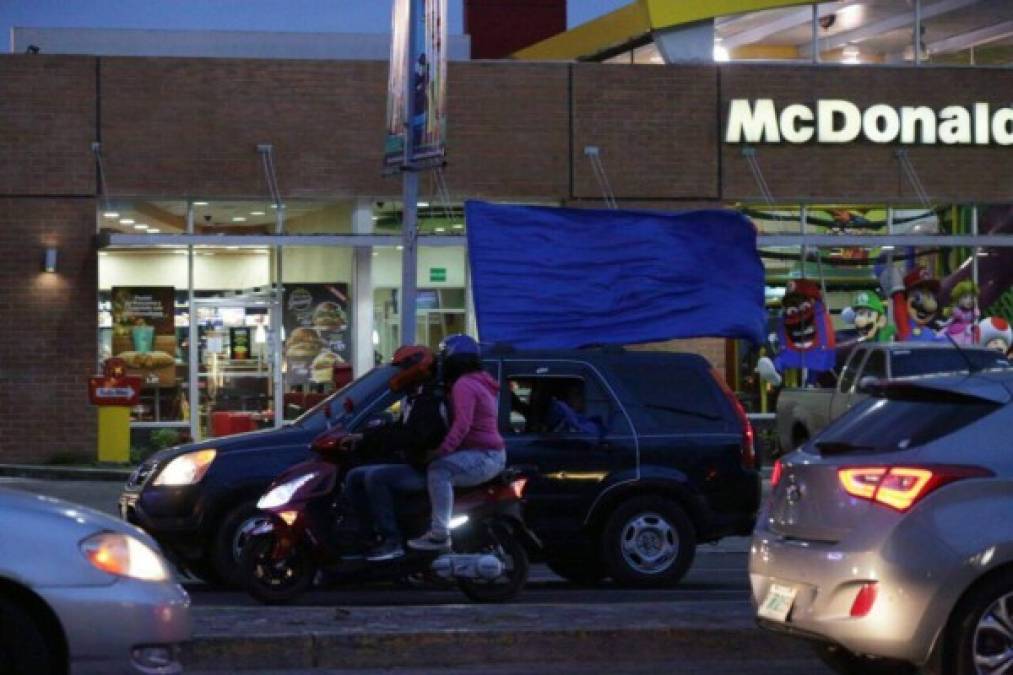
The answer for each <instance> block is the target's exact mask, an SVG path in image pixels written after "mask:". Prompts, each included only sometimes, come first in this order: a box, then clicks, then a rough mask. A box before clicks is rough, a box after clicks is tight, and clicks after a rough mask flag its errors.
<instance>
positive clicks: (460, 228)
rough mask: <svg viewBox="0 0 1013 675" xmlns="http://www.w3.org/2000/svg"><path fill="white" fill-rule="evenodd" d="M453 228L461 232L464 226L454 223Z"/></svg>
mask: <svg viewBox="0 0 1013 675" xmlns="http://www.w3.org/2000/svg"><path fill="white" fill-rule="evenodd" d="M453 228H454V229H455V230H463V229H464V225H463V224H461V223H454V225H453Z"/></svg>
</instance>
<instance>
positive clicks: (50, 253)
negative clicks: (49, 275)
mask: <svg viewBox="0 0 1013 675" xmlns="http://www.w3.org/2000/svg"><path fill="white" fill-rule="evenodd" d="M42 269H43V271H45V272H55V271H56V247H53V246H50V247H49V248H47V249H46V258H45V260H44V261H43V263H42Z"/></svg>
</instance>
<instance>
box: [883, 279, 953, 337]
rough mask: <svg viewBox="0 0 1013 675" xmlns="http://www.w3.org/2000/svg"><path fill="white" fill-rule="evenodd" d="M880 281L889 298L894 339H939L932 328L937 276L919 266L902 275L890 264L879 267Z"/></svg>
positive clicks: (937, 300) (937, 308)
mask: <svg viewBox="0 0 1013 675" xmlns="http://www.w3.org/2000/svg"><path fill="white" fill-rule="evenodd" d="M880 283H881V284H882V286H883V290H884V291H885V292H886V293H887V294H889V296H890V298H891V301H892V302H893V320H894V323H896V324H897V339H898V340H900V341H902V342H908V341H915V342H935V341H937V340H940V339H941V338H940V336H938V335H937V334H936V331H935V327H936V321H937V318H936V317H937V314H938V313H939V288H940V284H939V280H938V279H933V278H932V276H931V275H930V274H929V271H928V270H927V269H925V268H924V267H921V266H918V267H915V268H914V269H913V270H911V271H910V272H909V273H908V274H907V275H905V276H904V277H903V279H902V278H901V276H900V272H899V271H898V270H897V268H896V267H894V266H893V265H890V266H889V267H887V268H886V269H885V270H884V271H883V275H882V277H881V279H880Z"/></svg>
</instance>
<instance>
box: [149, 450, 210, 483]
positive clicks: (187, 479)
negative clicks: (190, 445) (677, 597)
mask: <svg viewBox="0 0 1013 675" xmlns="http://www.w3.org/2000/svg"><path fill="white" fill-rule="evenodd" d="M217 454H218V451H217V450H212V449H207V450H195V451H194V452H188V453H186V454H185V455H180V456H179V457H177V458H175V459H173V460H172V461H170V462H169V463H168V464H166V465H165V468H164V469H162V471H161V472H159V474H158V476H156V477H155V482H154V483H153V485H193V484H194V483H199V482H201V479H203V478H204V474H206V473H207V472H208V469H210V468H211V462H213V461H215V455H217Z"/></svg>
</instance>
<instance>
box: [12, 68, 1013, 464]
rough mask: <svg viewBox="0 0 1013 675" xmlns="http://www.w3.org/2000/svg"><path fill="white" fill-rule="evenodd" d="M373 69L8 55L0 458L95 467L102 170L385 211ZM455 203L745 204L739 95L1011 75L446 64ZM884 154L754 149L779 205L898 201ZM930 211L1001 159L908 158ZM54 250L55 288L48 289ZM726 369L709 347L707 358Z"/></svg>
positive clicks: (966, 89) (907, 191) (929, 89)
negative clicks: (58, 459) (725, 133)
mask: <svg viewBox="0 0 1013 675" xmlns="http://www.w3.org/2000/svg"><path fill="white" fill-rule="evenodd" d="M386 74H387V67H386V64H384V63H379V62H320V61H313V62H309V61H257V60H229V59H221V60H218V59H145V58H98V59H96V58H89V57H60V56H46V55H18V56H3V57H0V152H2V153H3V157H4V162H3V163H2V164H0V227H2V230H0V232H2V234H0V237H2V240H0V242H2V244H0V245H2V249H0V250H2V252H3V254H4V258H5V263H4V265H3V268H2V272H0V275H2V279H3V283H2V284H0V308H2V310H3V320H4V321H3V323H4V326H5V330H4V331H3V333H2V336H0V382H2V384H3V385H4V386H3V387H2V389H0V391H2V394H0V396H2V397H3V403H4V405H3V406H2V407H0V461H44V460H45V459H46V458H49V457H52V456H54V455H65V454H68V453H69V454H76V455H79V456H82V457H85V456H93V455H92V453H93V452H94V433H95V425H94V417H95V415H94V411H93V410H92V409H91V408H90V407H89V406H88V405H87V401H86V392H85V378H86V377H87V375H88V374H89V373H90V371H91V370H92V368H93V367H94V358H95V353H96V325H95V321H96V318H95V314H96V312H95V303H96V278H95V277H96V259H95V250H94V241H93V234H94V231H95V208H96V203H97V202H96V199H95V197H96V191H97V180H96V168H95V161H94V158H93V155H92V152H91V143H92V142H93V141H95V140H100V141H101V143H102V148H103V154H104V157H105V167H106V178H107V185H108V190H109V192H110V193H111V194H113V195H122V196H128V195H129V196H145V197H152V198H155V197H172V198H179V197H183V196H193V197H204V198H214V197H226V196H228V197H255V196H261V197H263V196H266V195H267V192H268V191H267V187H266V185H265V184H264V179H263V176H262V174H261V171H260V166H259V163H258V157H257V153H256V146H257V145H258V144H261V143H270V144H273V145H274V148H275V152H276V157H277V167H278V178H279V182H280V185H281V189H282V192H283V193H284V195H285V196H286V197H297V196H312V197H319V198H338V197H347V196H352V195H358V196H376V197H393V196H395V195H397V194H398V192H399V183H398V181H397V180H396V179H392V178H383V177H381V175H380V156H381V152H382V143H383V116H384V109H385V84H386ZM448 79H449V101H448V110H449V116H450V120H449V161H450V164H449V166H448V168H447V172H446V175H447V183H448V187H449V189H450V191H451V193H452V195H453V196H454V197H455V198H463V197H472V196H479V197H485V198H499V199H505V200H510V199H532V200H539V201H548V202H562V203H571V204H578V205H581V206H595V205H599V204H600V203H601V202H600V198H601V195H600V191H599V189H598V186H597V184H596V182H595V181H594V177H593V174H592V173H591V167H590V164H589V161H588V159H587V157H585V155H584V148H585V147H586V146H589V145H594V146H598V147H599V149H600V152H601V157H602V160H603V163H604V165H605V167H606V170H607V172H608V175H609V178H610V181H611V183H612V186H613V189H614V191H615V193H616V196H617V197H618V198H619V200H620V202H621V203H622V204H623V205H628V206H636V207H649V208H666V207H676V208H679V207H687V206H699V205H709V204H721V203H728V202H734V201H738V200H744V201H752V200H755V199H757V197H758V192H759V191H758V189H757V187H756V185H755V182H754V180H753V177H752V174H751V173H750V171H749V167H748V166H747V164H746V162H745V160H744V159H743V157H742V155H741V147H739V146H728V145H724V144H723V143H722V138H721V136H722V130H723V125H724V116H725V115H726V112H727V106H728V101H729V100H730V99H731V98H758V97H766V98H771V97H772V98H774V99H775V101H776V102H777V103H778V105H779V106H781V105H785V104H787V103H796V102H797V103H808V104H812V102H813V101H815V99H817V98H826V97H836V98H845V99H848V100H851V101H853V102H855V103H856V104H858V105H859V106H865V105H868V104H871V103H889V104H893V105H896V106H899V105H916V104H924V105H930V106H934V107H941V106H943V105H950V104H960V105H970V104H972V103H974V102H977V101H989V102H991V103H993V104H995V105H1000V104H1001V105H1006V104H1008V98H1003V97H1006V96H1008V92H1010V91H1013V70H1010V69H964V68H922V69H918V70H915V69H912V68H880V67H833V66H827V67H811V66H802V65H785V66H768V65H763V66H760V65H745V64H730V65H726V66H722V67H720V68H718V67H715V66H671V67H658V66H618V65H601V64H528V63H511V62H473V63H454V64H451V66H450V70H449V78H448ZM894 150H895V148H894V146H889V145H887V146H883V145H874V144H871V143H866V142H859V143H854V144H851V145H847V146H834V147H826V146H823V147H821V146H815V145H804V146H787V145H785V146H760V147H758V149H757V158H758V161H759V164H760V166H761V167H762V168H763V170H764V173H765V175H766V177H767V180H768V181H769V183H770V187H771V191H772V193H773V195H774V197H775V199H777V200H778V201H801V200H812V201H821V202H824V203H825V202H827V201H833V202H842V201H849V200H853V201H857V200H860V201H863V202H866V201H873V200H879V201H888V202H894V203H900V202H904V201H906V200H911V199H912V197H913V193H912V191H911V188H910V186H909V185H908V184H907V183H906V181H905V179H904V177H903V175H902V173H901V171H900V168H899V165H898V163H897V160H896V158H895V156H894ZM909 154H910V157H911V160H912V162H913V163H914V166H915V167H916V169H917V170H918V172H919V175H920V177H921V179H922V181H923V182H924V184H925V186H926V188H927V190H928V191H929V193H930V195H931V196H932V198H933V199H936V200H939V201H941V202H945V201H950V200H952V201H960V202H965V203H967V202H980V203H989V202H992V203H1005V202H1011V201H1013V148H1010V147H996V146H991V147H949V148H946V147H939V146H936V147H926V148H911V149H910V150H909ZM47 245H55V246H57V247H58V249H59V269H58V271H57V273H56V274H52V275H51V274H43V273H42V272H41V268H42V256H43V250H44V248H45V247H46V246H47ZM704 351H706V352H707V353H708V356H710V357H712V360H713V361H715V363H716V364H717V365H721V363H723V357H722V356H721V355H720V349H719V348H718V345H717V344H714V345H711V344H708V345H707V346H706V348H705V349H704Z"/></svg>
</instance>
